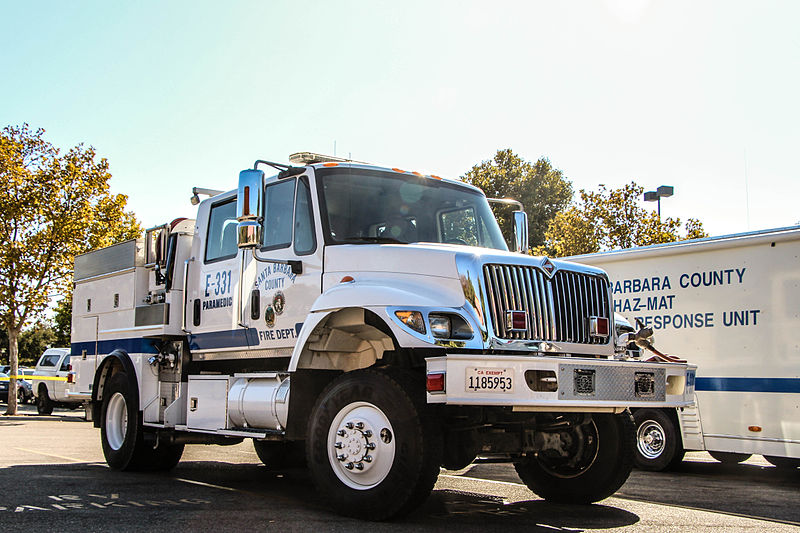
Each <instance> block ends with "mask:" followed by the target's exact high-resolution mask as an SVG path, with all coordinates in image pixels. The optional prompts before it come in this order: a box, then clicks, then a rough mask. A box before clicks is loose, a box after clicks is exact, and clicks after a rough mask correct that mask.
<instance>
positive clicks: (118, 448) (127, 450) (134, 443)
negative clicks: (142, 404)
mask: <svg viewBox="0 0 800 533" xmlns="http://www.w3.org/2000/svg"><path fill="white" fill-rule="evenodd" d="M132 400H133V395H132V394H131V391H130V384H129V383H128V378H127V375H126V374H125V373H124V372H118V373H116V374H114V375H113V376H111V378H110V379H109V381H108V384H107V385H106V389H105V391H104V395H103V405H102V410H101V415H100V416H101V418H100V420H101V425H100V439H101V441H102V444H103V455H104V456H105V458H106V463H108V466H110V467H111V468H113V469H115V470H169V469H171V468H173V467H174V466H175V465H176V464H178V461H180V458H181V455H182V454H183V447H184V446H183V444H169V443H166V442H158V440H157V439H155V438H154V439H152V441H150V439H148V440H145V438H144V431H143V428H142V421H141V419H140V416H139V410H138V409H137V406H136V405H135V404H134V402H133V401H132ZM153 443H158V444H157V446H154V445H153Z"/></svg>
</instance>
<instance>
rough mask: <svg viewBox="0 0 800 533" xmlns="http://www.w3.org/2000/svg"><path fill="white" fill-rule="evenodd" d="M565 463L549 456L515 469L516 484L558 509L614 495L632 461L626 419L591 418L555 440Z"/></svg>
mask: <svg viewBox="0 0 800 533" xmlns="http://www.w3.org/2000/svg"><path fill="white" fill-rule="evenodd" d="M559 437H560V440H561V442H562V445H563V451H564V452H567V454H568V455H567V456H566V457H562V456H561V454H560V453H557V452H555V451H550V452H548V451H547V450H545V451H543V452H539V453H537V454H536V455H535V456H528V457H526V458H524V459H523V460H522V461H520V462H517V463H515V464H514V466H515V468H516V469H517V474H519V477H520V479H521V480H522V481H523V483H525V485H527V486H528V488H529V489H531V490H532V491H533V492H535V493H536V494H538V495H539V496H541V497H542V498H544V499H546V500H548V501H553V502H559V503H579V504H587V503H593V502H596V501H599V500H602V499H604V498H608V497H609V496H611V495H612V494H614V493H615V492H616V491H617V490H618V489H619V488H620V487H621V486H622V485H623V484H624V483H625V481H626V480H627V479H628V475H630V473H631V470H632V469H633V461H634V451H635V445H634V425H633V419H632V417H631V415H630V413H627V412H625V413H622V414H619V415H611V414H595V415H592V418H591V419H590V421H589V422H588V423H585V424H581V425H578V426H574V427H572V428H571V429H569V430H566V431H563V432H561V433H560V434H559Z"/></svg>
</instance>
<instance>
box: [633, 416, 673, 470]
mask: <svg viewBox="0 0 800 533" xmlns="http://www.w3.org/2000/svg"><path fill="white" fill-rule="evenodd" d="M633 420H634V422H635V424H636V455H635V457H634V464H635V465H636V467H637V468H641V469H642V470H651V471H654V472H660V471H662V470H669V469H671V468H675V467H677V466H678V465H679V464H680V463H681V461H683V456H684V454H685V451H684V449H683V446H682V445H681V438H680V434H679V432H678V428H677V427H676V426H675V421H674V420H673V419H672V417H670V416H669V415H668V414H667V413H665V412H664V411H662V410H660V409H637V410H636V412H634V413H633Z"/></svg>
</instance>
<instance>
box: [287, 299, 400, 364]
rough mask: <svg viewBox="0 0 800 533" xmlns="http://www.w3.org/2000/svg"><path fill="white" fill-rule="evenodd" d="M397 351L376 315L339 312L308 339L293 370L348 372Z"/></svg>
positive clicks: (351, 309) (347, 310) (350, 309)
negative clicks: (386, 353)
mask: <svg viewBox="0 0 800 533" xmlns="http://www.w3.org/2000/svg"><path fill="white" fill-rule="evenodd" d="M396 349H397V340H396V339H395V338H394V335H393V334H392V330H391V328H389V326H388V325H387V324H386V323H385V322H384V321H383V319H381V318H380V317H379V316H378V315H377V314H375V313H373V312H372V311H370V310H368V309H363V308H360V307H348V308H345V309H340V310H339V311H335V312H333V313H331V314H330V315H328V316H327V317H326V318H325V319H324V320H322V321H321V322H320V323H319V324H318V325H317V326H316V327H315V328H314V330H313V331H312V332H311V334H310V335H309V336H308V339H307V341H306V343H305V345H304V346H303V348H302V351H301V353H300V357H299V358H298V361H297V369H298V370H300V369H315V370H338V371H343V372H350V371H352V370H358V369H360V368H367V367H369V366H372V365H374V364H375V363H376V362H377V361H378V360H380V359H382V358H383V354H384V353H385V352H390V351H394V350H396Z"/></svg>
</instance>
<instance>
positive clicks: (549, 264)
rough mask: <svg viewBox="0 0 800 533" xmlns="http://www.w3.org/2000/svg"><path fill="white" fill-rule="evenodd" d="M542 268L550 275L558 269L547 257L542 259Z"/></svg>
mask: <svg viewBox="0 0 800 533" xmlns="http://www.w3.org/2000/svg"><path fill="white" fill-rule="evenodd" d="M542 268H543V269H544V271H545V272H547V275H548V276H552V275H553V272H555V271H556V266H555V265H554V264H553V262H552V261H550V260H549V259H548V258H546V257H545V258H544V261H542Z"/></svg>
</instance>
